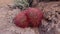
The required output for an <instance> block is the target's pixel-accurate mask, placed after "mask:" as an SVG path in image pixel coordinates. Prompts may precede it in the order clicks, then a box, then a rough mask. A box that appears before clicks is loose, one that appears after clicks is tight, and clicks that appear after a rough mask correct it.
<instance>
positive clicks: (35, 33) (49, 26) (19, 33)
mask: <svg viewBox="0 0 60 34" xmlns="http://www.w3.org/2000/svg"><path fill="white" fill-rule="evenodd" d="M9 4H10V5H12V4H13V0H0V34H60V1H57V2H40V3H39V4H38V5H37V7H38V8H40V9H41V11H42V12H44V19H43V20H42V25H41V26H40V27H39V28H30V27H29V28H20V27H17V26H16V25H15V24H14V22H13V19H14V17H15V15H17V14H18V13H19V12H20V11H21V10H20V9H18V8H16V9H12V8H10V7H9V6H7V5H9Z"/></svg>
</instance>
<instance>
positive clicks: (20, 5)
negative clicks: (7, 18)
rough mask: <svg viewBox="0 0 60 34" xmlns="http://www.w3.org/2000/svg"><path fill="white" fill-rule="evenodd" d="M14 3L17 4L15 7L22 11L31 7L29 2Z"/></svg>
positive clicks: (17, 0)
mask: <svg viewBox="0 0 60 34" xmlns="http://www.w3.org/2000/svg"><path fill="white" fill-rule="evenodd" d="M14 3H15V5H16V6H17V7H18V8H20V9H22V10H24V9H26V8H27V7H29V3H28V0H14Z"/></svg>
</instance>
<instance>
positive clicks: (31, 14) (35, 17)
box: [27, 8, 43, 27]
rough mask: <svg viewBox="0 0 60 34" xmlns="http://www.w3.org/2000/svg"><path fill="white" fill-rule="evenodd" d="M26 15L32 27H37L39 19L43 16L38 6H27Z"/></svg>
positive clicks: (39, 22)
mask: <svg viewBox="0 0 60 34" xmlns="http://www.w3.org/2000/svg"><path fill="white" fill-rule="evenodd" d="M27 10H28V11H27V16H28V18H29V23H30V25H31V26H32V27H38V26H39V25H41V20H42V18H43V13H42V12H41V10H40V9H38V8H28V9H27Z"/></svg>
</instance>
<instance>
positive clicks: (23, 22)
mask: <svg viewBox="0 0 60 34" xmlns="http://www.w3.org/2000/svg"><path fill="white" fill-rule="evenodd" d="M14 23H15V25H17V26H19V27H22V28H25V27H28V21H27V17H26V15H25V12H20V13H19V14H18V15H17V16H16V17H15V18H14Z"/></svg>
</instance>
